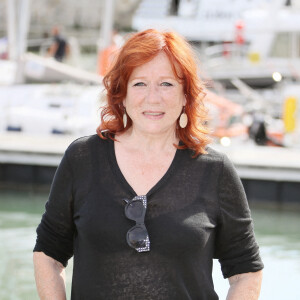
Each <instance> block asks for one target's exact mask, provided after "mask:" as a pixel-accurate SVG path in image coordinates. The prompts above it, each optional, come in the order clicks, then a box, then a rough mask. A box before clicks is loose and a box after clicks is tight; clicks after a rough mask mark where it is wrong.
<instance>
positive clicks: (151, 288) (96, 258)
mask: <svg viewBox="0 0 300 300" xmlns="http://www.w3.org/2000/svg"><path fill="white" fill-rule="evenodd" d="M104 85H105V88H106V90H107V100H108V103H107V105H106V107H105V109H104V110H103V111H102V122H101V125H100V127H99V128H98V135H93V136H89V137H83V138H80V139H78V140H76V141H75V142H73V143H72V144H71V145H70V146H69V148H68V149H67V151H66V153H65V155H64V157H63V159H62V162H61V164H60V166H59V168H58V170H57V172H56V175H55V178H54V181H53V184H52V187H51V192H50V196H49V200H48V202H47V205H46V212H45V214H44V215H43V218H42V221H41V224H40V225H39V227H38V229H37V234H38V237H37V243H36V246H35V249H34V251H35V253H34V264H35V276H36V282H37V289H38V292H39V295H40V297H41V299H65V288H64V275H63V274H64V268H65V266H66V265H67V261H68V259H69V258H70V257H71V256H72V255H74V269H73V281H72V300H74V299H88V300H90V299H164V300H166V299H172V300H173V299H180V300H182V299H209V300H213V299H218V296H217V294H216V293H215V291H214V287H213V282H212V259H213V258H218V259H219V261H220V263H221V266H222V272H223V275H224V277H225V278H229V282H230V289H229V293H228V299H258V295H259V291H260V284H261V269H262V268H263V264H262V262H261V259H260V256H259V251H258V246H257V244H256V242H255V238H254V234H253V227H252V220H251V217H250V211H249V208H248V205H247V200H246V197H245V193H244V190H243V188H242V185H241V182H240V180H239V178H238V176H237V174H236V172H235V170H234V168H233V166H232V164H231V163H230V162H229V160H228V159H227V158H226V156H224V155H223V154H220V153H218V152H216V151H214V150H212V149H210V148H209V147H207V144H208V142H209V138H208V136H207V133H208V131H207V129H206V128H205V127H204V125H203V124H204V123H205V120H206V112H205V110H204V107H203V103H202V98H203V92H202V91H203V87H202V86H201V82H200V81H199V79H198V77H197V67H196V62H195V58H194V56H193V52H192V50H191V48H190V46H189V45H188V43H187V42H186V41H185V40H184V39H182V38H181V37H179V36H178V35H177V34H175V33H168V32H165V33H163V32H159V31H156V30H146V31H144V32H140V33H137V34H135V35H133V36H132V37H131V38H130V39H129V40H128V41H127V42H126V43H125V45H124V46H123V48H122V49H121V50H120V53H119V55H118V57H117V59H116V61H115V63H114V65H113V66H112V68H111V70H110V71H109V72H108V74H107V75H106V76H105V77H104Z"/></svg>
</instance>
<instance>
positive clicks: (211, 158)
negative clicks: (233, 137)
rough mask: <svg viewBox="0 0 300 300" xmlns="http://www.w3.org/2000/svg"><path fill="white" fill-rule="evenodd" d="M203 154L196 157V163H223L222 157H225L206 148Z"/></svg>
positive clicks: (216, 151)
mask: <svg viewBox="0 0 300 300" xmlns="http://www.w3.org/2000/svg"><path fill="white" fill-rule="evenodd" d="M205 150H206V152H207V153H205V154H201V155H199V156H198V157H197V160H198V161H201V162H207V163H221V164H222V163H223V161H224V157H225V156H226V155H225V154H224V153H222V152H220V151H218V150H216V149H214V148H212V147H210V146H208V147H206V149H205Z"/></svg>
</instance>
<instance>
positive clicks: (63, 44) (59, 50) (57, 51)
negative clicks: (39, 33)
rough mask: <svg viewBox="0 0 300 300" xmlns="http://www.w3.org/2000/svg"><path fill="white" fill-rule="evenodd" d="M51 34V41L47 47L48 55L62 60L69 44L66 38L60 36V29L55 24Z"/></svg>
mask: <svg viewBox="0 0 300 300" xmlns="http://www.w3.org/2000/svg"><path fill="white" fill-rule="evenodd" d="M51 34H52V37H53V43H52V45H51V46H50V47H49V49H48V56H51V57H53V58H54V59H56V60H57V61H59V62H62V61H63V60H64V59H65V58H66V57H67V56H68V54H69V51H70V49H69V45H68V43H67V41H66V39H65V38H64V37H62V36H61V34H60V30H59V28H58V27H57V26H54V27H53V28H52V31H51Z"/></svg>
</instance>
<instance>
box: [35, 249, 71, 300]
mask: <svg viewBox="0 0 300 300" xmlns="http://www.w3.org/2000/svg"><path fill="white" fill-rule="evenodd" d="M33 264H34V273H35V282H36V286H37V291H38V294H39V297H40V299H41V300H53V299H56V300H65V299H66V289H65V268H64V266H63V265H62V264H61V263H60V262H58V261H56V260H55V259H53V258H52V257H50V256H47V255H46V254H44V253H43V252H34V253H33Z"/></svg>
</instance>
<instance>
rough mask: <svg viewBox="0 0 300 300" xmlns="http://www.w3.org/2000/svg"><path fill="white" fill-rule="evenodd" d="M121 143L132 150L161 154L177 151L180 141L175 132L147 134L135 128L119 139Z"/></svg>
mask: <svg viewBox="0 0 300 300" xmlns="http://www.w3.org/2000/svg"><path fill="white" fill-rule="evenodd" d="M117 140H119V141H120V142H121V143H123V144H124V146H125V144H126V146H128V147H130V148H138V149H139V151H140V152H144V153H149V152H150V153H160V152H161V151H167V152H169V151H172V152H173V151H176V148H175V147H174V144H175V145H177V144H178V142H179V139H178V138H177V137H176V135H175V131H174V130H169V131H166V132H163V133H160V134H145V133H144V132H140V131H139V130H136V129H135V128H134V127H131V128H129V129H128V130H127V131H126V132H125V133H123V134H122V135H120V136H119V137H117Z"/></svg>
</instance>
